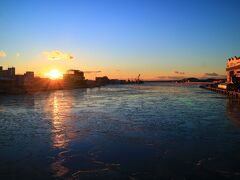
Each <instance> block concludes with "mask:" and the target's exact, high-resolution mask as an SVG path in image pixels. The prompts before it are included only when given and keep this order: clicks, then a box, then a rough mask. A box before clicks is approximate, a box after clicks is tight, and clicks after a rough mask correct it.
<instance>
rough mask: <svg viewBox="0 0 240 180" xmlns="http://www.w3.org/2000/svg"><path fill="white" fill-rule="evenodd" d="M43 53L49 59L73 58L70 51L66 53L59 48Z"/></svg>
mask: <svg viewBox="0 0 240 180" xmlns="http://www.w3.org/2000/svg"><path fill="white" fill-rule="evenodd" d="M43 55H44V56H46V57H47V58H48V59H49V60H73V59H74V57H73V55H71V54H69V53H64V52H61V51H58V50H55V51H45V52H43Z"/></svg>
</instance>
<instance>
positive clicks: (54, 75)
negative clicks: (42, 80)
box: [46, 69, 62, 79]
mask: <svg viewBox="0 0 240 180" xmlns="http://www.w3.org/2000/svg"><path fill="white" fill-rule="evenodd" d="M46 75H47V76H48V77H49V78H50V79H60V78H61V77H62V73H60V72H59V71H58V70H57V69H53V70H51V71H50V72H48V73H47V74H46Z"/></svg>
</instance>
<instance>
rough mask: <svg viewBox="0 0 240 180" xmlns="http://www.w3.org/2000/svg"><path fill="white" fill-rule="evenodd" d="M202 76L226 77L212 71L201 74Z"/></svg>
mask: <svg viewBox="0 0 240 180" xmlns="http://www.w3.org/2000/svg"><path fill="white" fill-rule="evenodd" d="M203 77H204V78H222V79H224V78H226V75H222V74H218V73H215V72H212V73H205V74H204V75H203Z"/></svg>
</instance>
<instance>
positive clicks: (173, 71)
mask: <svg viewBox="0 0 240 180" xmlns="http://www.w3.org/2000/svg"><path fill="white" fill-rule="evenodd" d="M239 9H240V1H238V0H235V1H233V0H225V1H222V0H198V1H197V0H189V1H186V0H185V1H184V0H181V1H180V0H75V1H74V0H28V1H27V0H1V1H0V27H1V29H0V32H1V33H0V65H2V66H4V68H7V67H8V66H15V67H16V68H17V73H23V72H25V71H27V70H32V71H35V73H36V74H37V75H40V76H42V75H43V74H44V73H46V72H48V71H50V70H51V69H58V70H60V71H61V72H65V71H66V70H67V69H73V68H75V69H80V70H83V71H91V70H92V71H98V70H100V71H101V73H98V74H92V76H95V75H98V76H102V75H108V76H109V77H110V78H124V79H125V78H135V77H137V75H138V74H141V76H142V78H144V79H177V78H182V77H191V76H196V77H213V76H218V75H224V74H225V67H226V59H227V58H229V57H231V56H235V55H236V56H240V13H239ZM87 77H90V76H89V75H88V76H87Z"/></svg>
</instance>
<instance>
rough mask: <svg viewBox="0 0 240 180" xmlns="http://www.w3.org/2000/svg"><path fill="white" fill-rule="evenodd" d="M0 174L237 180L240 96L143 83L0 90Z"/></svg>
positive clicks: (14, 176) (4, 176)
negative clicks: (10, 92)
mask: <svg viewBox="0 0 240 180" xmlns="http://www.w3.org/2000/svg"><path fill="white" fill-rule="evenodd" d="M0 159H1V161H0V179H239V178H240V168H239V167H240V101H238V100H236V99H229V98H227V97H225V96H223V95H221V94H217V93H214V92H210V91H208V90H205V89H200V88H199V87H198V86H197V85H176V84H166V83H145V84H144V85H115V86H106V87H101V88H94V89H78V90H62V91H51V92H43V93H38V94H35V95H25V96H0Z"/></svg>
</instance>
